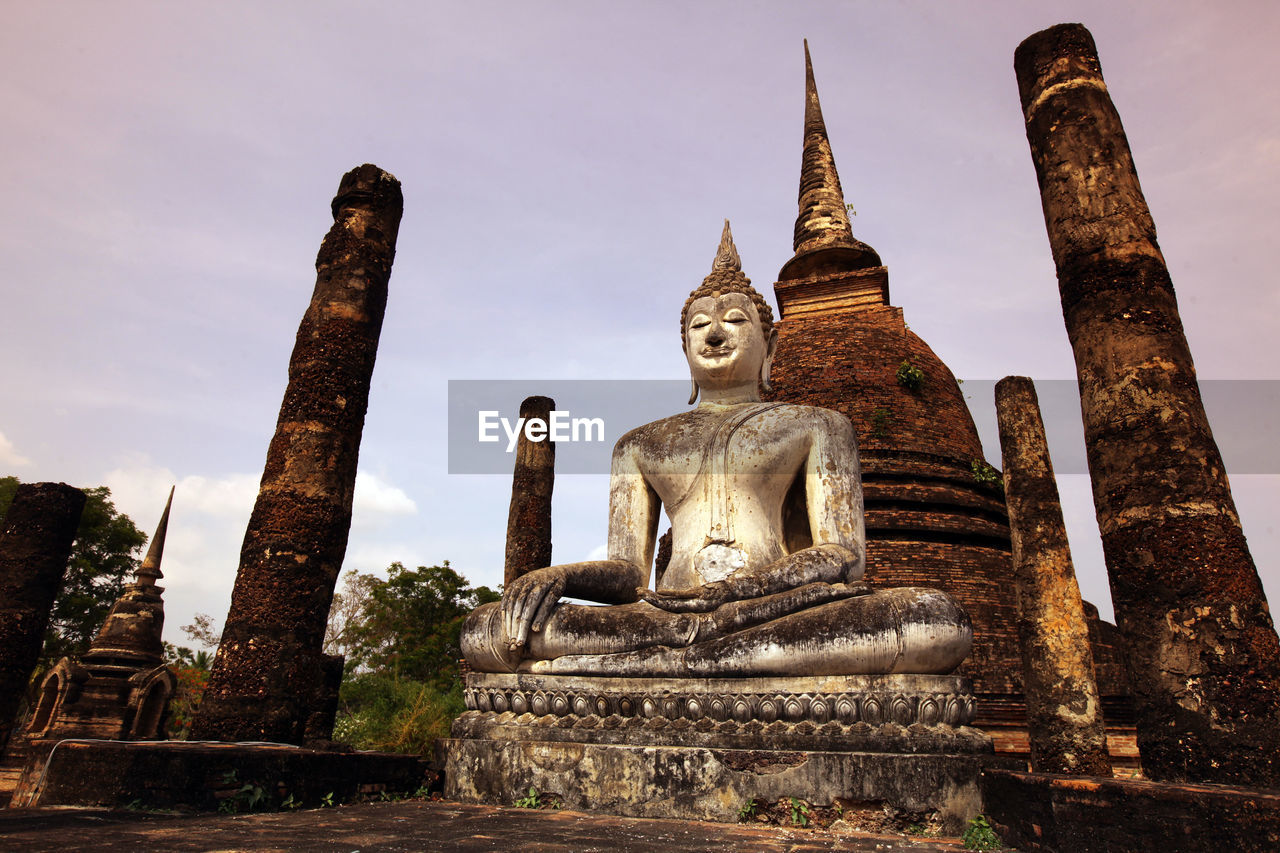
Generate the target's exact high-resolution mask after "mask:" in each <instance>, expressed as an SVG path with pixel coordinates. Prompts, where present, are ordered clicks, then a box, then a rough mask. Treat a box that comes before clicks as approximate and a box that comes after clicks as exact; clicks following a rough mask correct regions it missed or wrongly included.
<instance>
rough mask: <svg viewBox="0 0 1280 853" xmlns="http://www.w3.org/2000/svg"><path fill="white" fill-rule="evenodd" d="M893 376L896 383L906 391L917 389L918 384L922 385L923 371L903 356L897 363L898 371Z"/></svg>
mask: <svg viewBox="0 0 1280 853" xmlns="http://www.w3.org/2000/svg"><path fill="white" fill-rule="evenodd" d="M894 376H896V377H897V379H898V384H899V385H901V386H902V387H903V388H906V389H907V390H908V391H919V390H920V386H922V385H924V371H923V370H921V369H920V368H918V367H916V366H915V365H914V364H912V363H911V362H910V361H908V360H907V359H905V358H904V359H903V360H902V364H899V365H898V372H897V373H895V374H894Z"/></svg>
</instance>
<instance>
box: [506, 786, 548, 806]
mask: <svg viewBox="0 0 1280 853" xmlns="http://www.w3.org/2000/svg"><path fill="white" fill-rule="evenodd" d="M512 805H513V806H515V807H516V808H518V809H540V808H542V795H541V794H539V793H538V789H537V788H534V787H533V786H530V787H529V793H528V794H527V795H526V796H523V797H521V798H520V799H518V800H516V801H515V802H514V803H512Z"/></svg>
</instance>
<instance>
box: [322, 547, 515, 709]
mask: <svg viewBox="0 0 1280 853" xmlns="http://www.w3.org/2000/svg"><path fill="white" fill-rule="evenodd" d="M366 577H368V576H366ZM365 583H366V584H367V595H366V598H365V600H364V602H363V606H362V607H361V610H360V614H359V618H358V620H357V621H356V623H355V624H354V625H348V626H347V627H346V631H345V634H346V643H347V648H348V649H349V656H348V658H347V663H348V665H349V666H350V667H351V669H352V671H354V672H369V671H380V672H386V673H389V674H391V675H392V676H393V677H396V678H403V679H410V680H414V681H421V682H424V683H427V684H433V685H435V686H436V687H438V688H440V689H441V690H443V691H448V690H449V689H450V688H451V686H452V685H453V683H454V682H456V681H457V678H458V659H459V658H460V657H462V650H461V648H460V647H459V645H458V637H459V635H460V634H461V632H462V620H463V619H465V618H466V616H467V614H468V613H470V612H471V611H472V610H474V609H475V608H476V607H478V606H480V605H481V604H484V603H485V602H488V601H497V600H498V599H499V598H500V597H501V596H500V595H499V594H498V593H496V592H494V591H493V590H491V589H489V588H488V587H484V586H481V587H476V588H474V589H473V588H472V587H471V585H470V584H469V583H468V582H467V579H466V578H464V577H463V576H462V575H460V574H458V573H457V572H455V571H454V570H453V569H452V568H450V566H449V561H448V560H446V561H445V562H444V565H441V566H419V567H418V568H416V569H406V568H405V567H404V565H403V564H401V563H392V564H391V567H390V568H389V569H388V570H387V579H386V580H385V581H384V580H381V579H377V578H375V579H374V581H373V582H365Z"/></svg>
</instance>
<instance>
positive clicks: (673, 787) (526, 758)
mask: <svg viewBox="0 0 1280 853" xmlns="http://www.w3.org/2000/svg"><path fill="white" fill-rule="evenodd" d="M466 703H467V708H468V710H467V711H466V712H465V713H464V714H462V715H461V716H460V717H458V719H457V720H455V721H454V724H453V732H452V734H453V737H452V738H450V739H448V740H446V741H444V743H443V745H442V750H443V758H444V764H445V792H446V795H447V796H449V797H452V798H456V799H460V800H468V801H473V802H487V803H505V804H509V803H512V802H514V801H515V800H517V799H519V798H521V797H523V796H525V795H526V794H527V792H528V790H529V788H530V787H534V788H537V789H538V791H539V792H544V793H547V794H555V795H558V796H559V797H560V799H561V800H562V801H563V802H564V804H565V805H566V806H568V807H570V808H580V809H589V810H594V811H602V812H610V813H613V814H620V815H629V816H636V817H680V818H692V819H699V820H728V821H732V820H736V819H737V815H738V811H739V809H740V808H742V806H743V805H745V804H746V803H747V802H748V801H750V800H752V799H754V800H756V801H758V802H775V801H777V800H779V799H782V798H783V797H799V798H801V799H803V800H805V801H807V802H809V803H811V804H813V805H817V806H826V805H830V804H831V803H832V802H834V801H835V800H836V799H837V798H839V799H843V800H853V801H858V802H867V803H875V802H879V803H887V804H890V805H893V806H895V807H897V808H900V809H904V810H907V811H913V812H925V811H932V810H938V811H939V812H941V813H942V815H943V817H944V819H946V820H947V821H948V822H950V823H952V824H958V823H959V822H960V821H962V820H965V819H967V818H968V817H971V816H972V815H973V814H976V813H977V812H978V811H979V810H980V807H981V797H980V794H979V792H978V784H977V783H978V774H979V772H980V771H981V769H982V768H983V767H991V766H998V767H1007V766H1011V764H1017V762H1012V763H1011V762H1010V760H1008V759H1003V758H996V757H995V756H994V754H993V751H992V746H991V739H990V738H989V737H987V736H986V735H985V734H983V733H982V732H979V731H977V730H976V729H972V728H969V727H968V725H967V724H968V723H969V722H970V721H971V720H972V718H973V695H972V692H971V688H970V685H969V682H968V680H967V679H965V678H961V677H957V676H937V675H877V676H866V675H862V676H822V677H795V678H776V677H774V678H723V679H668V678H598V677H587V676H542V675H531V674H510V675H509V674H501V675H499V674H488V673H471V674H469V675H468V676H467V687H466Z"/></svg>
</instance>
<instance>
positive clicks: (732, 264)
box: [711, 219, 742, 273]
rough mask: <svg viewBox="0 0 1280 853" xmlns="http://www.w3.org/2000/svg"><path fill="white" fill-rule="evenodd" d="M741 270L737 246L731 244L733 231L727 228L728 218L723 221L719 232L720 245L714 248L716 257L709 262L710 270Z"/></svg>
mask: <svg viewBox="0 0 1280 853" xmlns="http://www.w3.org/2000/svg"><path fill="white" fill-rule="evenodd" d="M720 271H728V272H742V258H741V257H740V256H739V255H738V247H737V246H735V245H733V231H732V229H730V228H729V220H727V219H726V220H725V221H724V231H722V232H721V233H720V245H719V247H718V248H717V249H716V259H715V260H714V261H712V262H711V272H713V273H715V272H720Z"/></svg>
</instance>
